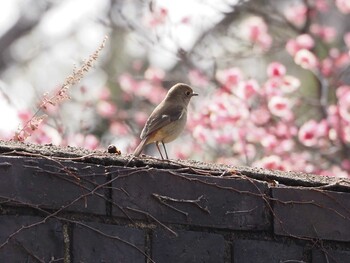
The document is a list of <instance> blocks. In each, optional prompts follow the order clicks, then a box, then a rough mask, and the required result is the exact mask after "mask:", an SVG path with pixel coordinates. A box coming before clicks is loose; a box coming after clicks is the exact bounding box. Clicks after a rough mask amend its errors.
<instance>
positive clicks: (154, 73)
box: [145, 68, 165, 82]
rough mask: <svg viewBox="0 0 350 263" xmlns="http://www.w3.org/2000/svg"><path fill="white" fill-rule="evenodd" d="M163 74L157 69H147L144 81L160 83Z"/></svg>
mask: <svg viewBox="0 0 350 263" xmlns="http://www.w3.org/2000/svg"><path fill="white" fill-rule="evenodd" d="M164 77H165V72H164V70H162V69H159V68H148V69H146V71H145V79H147V80H150V81H151V82H160V81H162V80H163V79H164Z"/></svg>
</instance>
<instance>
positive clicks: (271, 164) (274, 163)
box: [254, 155, 286, 171]
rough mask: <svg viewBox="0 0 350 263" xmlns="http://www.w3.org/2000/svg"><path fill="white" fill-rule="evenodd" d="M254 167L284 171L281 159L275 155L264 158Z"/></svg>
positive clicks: (284, 166)
mask: <svg viewBox="0 0 350 263" xmlns="http://www.w3.org/2000/svg"><path fill="white" fill-rule="evenodd" d="M254 165H255V166H257V167H261V168H265V169H269V170H281V171H283V170H286V165H285V164H284V163H283V161H282V159H281V157H280V156H277V155H270V156H266V157H264V158H262V159H261V160H259V161H257V162H256V163H255V164H254Z"/></svg>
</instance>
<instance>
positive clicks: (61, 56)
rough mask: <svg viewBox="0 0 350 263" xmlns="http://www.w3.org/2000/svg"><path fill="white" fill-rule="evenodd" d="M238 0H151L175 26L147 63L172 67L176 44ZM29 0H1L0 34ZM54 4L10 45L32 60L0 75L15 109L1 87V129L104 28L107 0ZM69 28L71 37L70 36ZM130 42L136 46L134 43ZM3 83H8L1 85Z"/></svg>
mask: <svg viewBox="0 0 350 263" xmlns="http://www.w3.org/2000/svg"><path fill="white" fill-rule="evenodd" d="M236 2H237V0H216V1H209V0H208V1H205V0H176V1H174V0H161V1H154V5H155V6H161V7H165V8H167V9H168V10H169V13H168V14H169V20H168V22H169V24H170V25H173V24H176V26H171V27H170V28H171V29H170V35H171V36H169V37H164V35H163V37H162V41H161V42H160V43H158V42H155V43H154V45H153V46H152V48H151V50H150V53H149V54H148V58H149V60H150V62H151V64H153V65H154V66H155V67H163V68H169V67H171V66H172V64H173V63H175V60H176V59H177V58H176V57H175V56H174V55H172V54H174V53H176V50H177V48H178V47H182V48H184V49H188V48H190V47H191V46H192V45H193V43H194V42H195V41H196V38H197V37H198V35H199V34H200V32H199V30H206V29H208V28H209V27H210V26H212V25H213V23H215V22H216V21H217V20H219V19H220V18H221V13H222V12H225V11H228V10H229V9H230V6H229V4H230V5H234V3H236ZM28 3H30V1H28V0H8V1H0V35H2V34H4V33H5V32H6V30H7V29H9V28H10V27H11V26H12V25H13V24H14V23H15V22H16V20H17V19H18V17H19V15H20V12H21V11H22V12H26V11H28V12H31V11H32V10H30V6H29V5H28ZM57 3H59V4H57V5H56V6H55V7H54V8H52V9H51V10H50V11H48V12H46V13H45V15H44V17H43V18H42V20H41V22H40V24H39V26H38V28H37V29H36V31H35V32H32V33H31V35H30V36H29V37H28V38H25V39H24V40H22V41H19V43H17V44H16V45H14V46H13V47H11V48H12V51H13V52H14V53H13V54H14V55H17V56H20V57H22V59H23V58H25V59H28V60H29V61H31V62H30V63H31V67H29V66H28V68H25V69H24V71H23V72H21V71H19V72H17V71H16V70H17V69H13V68H10V69H8V70H7V72H6V73H7V74H6V75H5V76H6V79H0V85H1V88H2V90H4V91H5V92H6V94H7V95H8V96H10V97H11V99H12V100H13V103H14V104H15V107H16V109H14V107H13V106H12V105H8V104H7V102H6V100H5V99H4V98H3V96H1V89H0V112H1V113H6V114H0V123H2V124H5V125H1V126H0V130H6V131H9V130H14V129H16V128H17V125H18V119H17V118H16V116H15V112H16V110H18V109H21V108H26V107H28V105H27V104H28V103H29V101H32V99H33V98H34V97H35V96H38V95H40V93H41V92H42V91H43V90H44V91H50V90H48V88H54V85H55V84H57V85H58V84H59V83H61V82H62V81H63V80H64V78H65V76H66V75H67V72H68V73H69V72H71V69H72V68H73V65H74V64H76V63H79V62H80V61H81V59H82V58H85V57H86V55H89V54H90V53H91V51H93V50H94V49H95V48H96V47H97V46H98V44H100V42H101V40H102V39H103V36H104V35H105V34H106V32H107V30H108V29H106V28H103V25H101V24H100V23H98V20H99V19H102V20H103V17H101V16H103V14H104V13H105V12H104V11H106V8H108V7H109V0H65V1H57ZM126 3H127V2H126ZM126 15H128V14H126ZM184 17H190V23H189V25H183V24H181V23H178V22H179V21H181V20H182V19H183V18H184ZM133 19H139V18H138V17H136V18H133ZM136 22H138V23H141V21H136ZM167 26H168V25H165V27H167ZM168 29H169V26H168ZM160 30H162V29H161V28H160ZM73 33H74V34H75V38H73V39H71V38H69V36H70V35H71V34H73ZM152 33H154V32H151V34H152ZM146 34H147V33H146ZM33 36H34V37H33ZM65 39H66V41H65ZM174 40H175V41H174ZM110 44H113V43H110ZM148 44H149V43H148ZM41 45H43V46H44V47H45V45H48V46H51V49H50V50H48V51H45V52H44V53H37V52H39V51H40V50H41V49H40V46H41ZM141 46H142V42H141ZM161 46H163V47H161ZM164 46H165V47H166V48H164ZM130 47H131V48H132V47H134V48H140V46H137V45H135V43H133V44H131V45H130ZM169 51H170V52H169ZM72 52H73V53H72ZM31 56H32V57H31ZM22 70H23V69H22ZM64 70H65V71H64ZM43 73H44V74H45V75H44V76H43ZM90 81H91V80H90ZM4 82H6V85H3V84H1V83H4ZM48 83H49V85H50V87H48ZM42 93H44V92H42ZM18 94H21V96H18ZM7 113H8V114H7Z"/></svg>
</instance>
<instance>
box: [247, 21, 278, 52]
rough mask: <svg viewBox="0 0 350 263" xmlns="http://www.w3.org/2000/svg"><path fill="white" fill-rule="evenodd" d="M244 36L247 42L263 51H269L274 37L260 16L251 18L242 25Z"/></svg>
mask: <svg viewBox="0 0 350 263" xmlns="http://www.w3.org/2000/svg"><path fill="white" fill-rule="evenodd" d="M241 32H242V36H243V38H244V39H245V40H247V41H249V42H251V43H252V44H256V45H257V46H258V47H260V48H261V49H262V50H268V49H269V48H270V47H271V44H272V37H271V36H270V35H269V33H268V27H267V24H266V23H265V21H264V20H263V19H262V18H261V17H258V16H251V17H249V18H247V19H246V20H245V21H243V23H242V25H241Z"/></svg>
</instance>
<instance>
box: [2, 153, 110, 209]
mask: <svg viewBox="0 0 350 263" xmlns="http://www.w3.org/2000/svg"><path fill="white" fill-rule="evenodd" d="M0 163H3V164H4V163H5V164H6V165H3V166H0V181H1V184H0V197H2V198H1V199H0V200H3V201H6V200H7V199H8V198H10V199H13V200H16V202H15V203H20V204H21V203H22V204H24V205H27V206H30V205H38V206H40V207H43V208H50V209H59V208H61V207H63V206H65V205H68V204H70V203H71V202H73V201H74V200H76V199H78V198H79V196H81V195H83V194H86V193H89V192H91V190H92V189H94V187H95V185H96V184H102V183H104V182H106V178H105V176H104V174H103V172H104V167H102V166H97V165H90V164H84V163H76V162H72V161H53V160H49V159H43V158H28V157H3V156H0ZM67 168H68V169H69V170H70V171H72V173H69V174H67V172H66V171H65V170H64V169H67ZM75 176H76V177H75ZM77 177H79V178H80V181H79V180H78V179H77ZM84 187H86V188H87V189H89V190H86V189H84ZM104 191H105V190H104V189H100V190H98V191H96V192H97V193H99V194H103V193H104ZM85 202H86V203H85ZM64 210H65V211H79V212H89V213H96V214H104V213H106V206H105V200H103V198H100V197H98V196H97V195H90V196H88V197H87V198H86V199H85V198H80V200H79V201H77V202H75V203H74V204H72V205H70V206H69V207H67V208H65V209H64Z"/></svg>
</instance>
